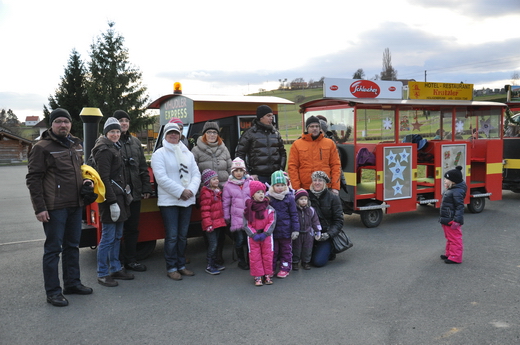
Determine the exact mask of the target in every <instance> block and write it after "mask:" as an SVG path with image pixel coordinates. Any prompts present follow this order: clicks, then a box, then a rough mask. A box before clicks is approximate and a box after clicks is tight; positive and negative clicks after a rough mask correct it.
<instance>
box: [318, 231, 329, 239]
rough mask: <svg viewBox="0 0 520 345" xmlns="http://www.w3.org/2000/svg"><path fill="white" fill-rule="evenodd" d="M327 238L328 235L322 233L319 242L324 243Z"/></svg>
mask: <svg viewBox="0 0 520 345" xmlns="http://www.w3.org/2000/svg"><path fill="white" fill-rule="evenodd" d="M329 238H330V236H329V234H328V233H326V232H324V233H323V234H321V237H320V241H326V240H328V239H329Z"/></svg>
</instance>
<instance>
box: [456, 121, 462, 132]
mask: <svg viewBox="0 0 520 345" xmlns="http://www.w3.org/2000/svg"><path fill="white" fill-rule="evenodd" d="M463 130H464V122H462V121H457V123H456V124H455V133H462V131H463Z"/></svg>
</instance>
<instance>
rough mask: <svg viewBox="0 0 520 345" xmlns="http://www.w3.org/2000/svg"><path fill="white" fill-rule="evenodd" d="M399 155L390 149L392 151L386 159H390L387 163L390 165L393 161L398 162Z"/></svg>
mask: <svg viewBox="0 0 520 345" xmlns="http://www.w3.org/2000/svg"><path fill="white" fill-rule="evenodd" d="M396 156H397V155H396V154H395V153H393V152H392V150H390V152H389V153H388V156H386V159H388V162H387V163H386V164H388V165H390V164H392V163H395V162H396V159H395V157H396Z"/></svg>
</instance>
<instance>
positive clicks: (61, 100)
mask: <svg viewBox="0 0 520 345" xmlns="http://www.w3.org/2000/svg"><path fill="white" fill-rule="evenodd" d="M49 106H50V108H51V109H52V110H54V109H56V108H63V109H66V110H68V112H69V113H70V116H71V117H72V128H71V131H70V132H71V133H72V135H75V136H77V137H80V138H83V122H82V121H81V118H80V117H79V114H80V113H81V109H83V107H88V106H89V102H88V96H87V84H86V69H85V65H84V63H83V61H81V56H80V54H79V53H78V52H77V51H76V49H73V50H72V52H71V54H70V58H69V62H68V65H67V67H66V68H65V72H64V75H63V77H61V84H60V85H59V86H58V88H57V89H56V92H55V93H54V96H52V95H51V96H49ZM49 114H50V111H49V110H48V109H47V107H46V106H44V109H43V115H44V118H45V120H46V121H47V123H48V122H49ZM49 125H50V124H49Z"/></svg>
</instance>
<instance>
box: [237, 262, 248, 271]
mask: <svg viewBox="0 0 520 345" xmlns="http://www.w3.org/2000/svg"><path fill="white" fill-rule="evenodd" d="M238 268H241V269H243V270H248V269H249V265H248V264H247V262H245V261H239V262H238Z"/></svg>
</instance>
